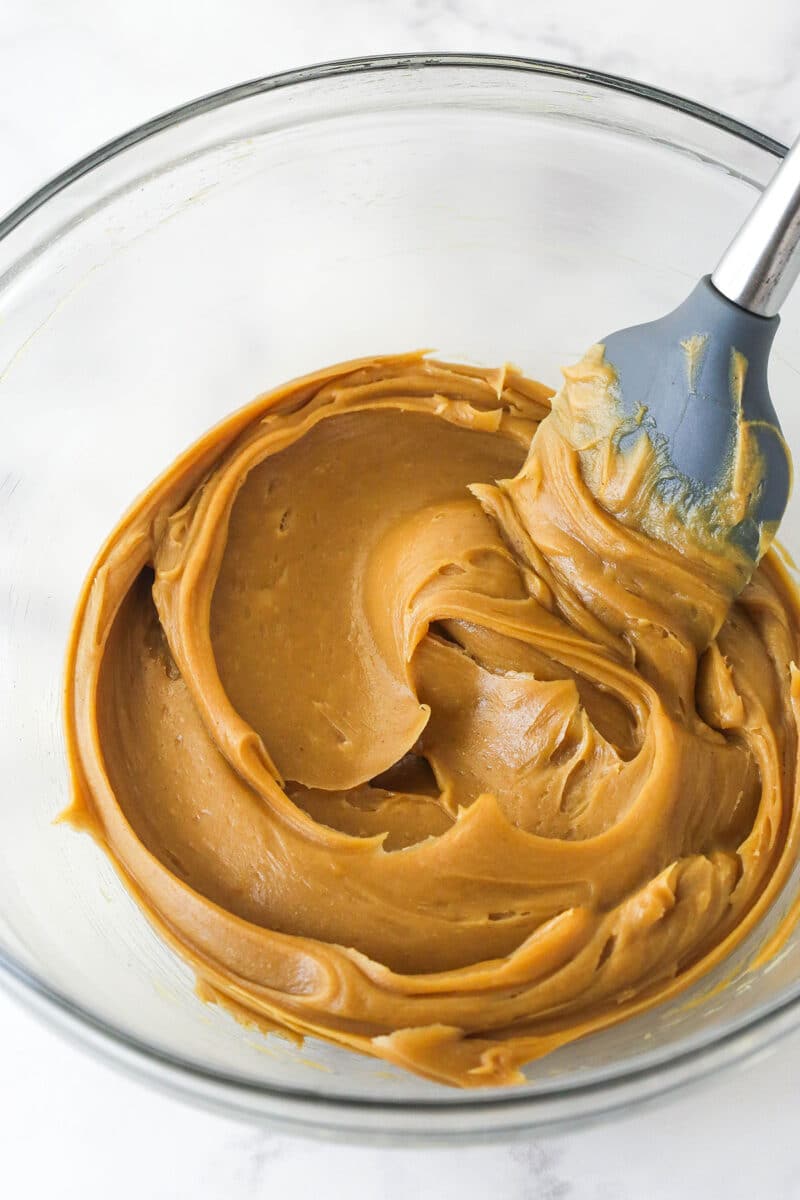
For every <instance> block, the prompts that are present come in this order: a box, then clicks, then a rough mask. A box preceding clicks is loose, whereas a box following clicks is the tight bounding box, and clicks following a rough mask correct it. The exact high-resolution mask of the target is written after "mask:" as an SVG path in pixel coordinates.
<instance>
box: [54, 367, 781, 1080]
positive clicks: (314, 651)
mask: <svg viewBox="0 0 800 1200" xmlns="http://www.w3.org/2000/svg"><path fill="white" fill-rule="evenodd" d="M565 374H566V382H565V385H564V387H563V388H562V390H561V392H559V393H558V395H557V396H556V397H555V398H554V399H552V401H551V397H552V393H551V392H550V391H549V390H548V389H547V388H545V387H543V386H542V385H540V384H536V383H533V382H531V381H529V380H527V379H525V378H524V377H523V376H522V375H520V374H519V373H518V372H516V371H514V370H511V369H501V370H496V371H490V370H482V369H478V368H473V367H467V366H460V365H454V364H449V363H439V362H435V361H432V360H429V359H427V358H424V357H422V356H420V355H416V354H410V355H404V356H398V357H391V358H378V359H369V360H361V361H359V362H354V363H349V364H345V365H343V366H338V367H333V368H330V369H328V370H326V371H322V372H319V373H317V374H316V375H312V376H309V377H307V378H305V379H302V380H300V381H299V382H295V383H292V384H289V385H287V386H285V387H283V388H281V389H279V390H278V391H276V392H273V393H271V394H269V395H267V396H264V397H262V398H260V399H259V400H257V401H256V402H255V403H254V404H252V405H251V406H250V407H249V408H248V409H245V410H244V411H242V412H240V413H237V414H235V415H234V416H233V417H231V418H229V419H228V420H227V421H226V422H225V423H223V424H222V425H221V426H219V427H218V428H217V429H216V430H213V431H212V432H211V433H209V434H207V435H206V436H205V437H204V438H203V439H202V440H201V441H200V442H199V443H198V444H197V445H196V446H194V447H193V448H192V449H191V450H190V451H188V452H187V453H186V454H185V455H184V456H183V457H182V458H181V459H179V460H178V461H177V462H176V463H175V464H174V465H173V466H172V467H171V468H170V469H169V470H168V471H167V472H166V474H165V475H163V476H162V477H161V479H159V480H158V481H157V482H156V483H155V484H154V485H153V486H152V487H151V488H150V489H149V490H148V492H147V493H146V494H145V495H144V496H143V497H142V498H140V500H139V501H138V502H137V503H136V504H135V506H134V507H133V509H132V510H131V511H130V512H129V513H128V515H127V516H126V517H125V518H124V520H123V521H122V523H121V524H120V525H119V527H118V528H117V529H116V530H115V531H114V533H113V534H112V535H111V537H110V539H109V540H108V542H107V543H106V545H105V546H104V548H103V550H102V551H101V552H100V555H99V557H98V559H97V561H96V562H95V564H94V567H93V569H92V572H91V575H90V577H89V579H88V581H87V584H86V587H85V589H84V592H83V594H82V597H81V600H80V603H79V606H78V611H77V614H76V619H75V627H74V633H73V638H72V642H71V646H70V651H69V661H68V672H67V685H66V723H67V736H68V747H69V753H70V759H71V766H72V774H73V779H74V785H75V786H74V796H75V798H74V804H73V808H72V810H71V813H70V816H71V818H72V820H73V821H74V822H75V823H78V824H80V825H82V826H83V827H88V828H89V829H90V830H91V832H92V833H93V834H94V835H95V836H96V837H97V838H98V839H99V840H100V841H101V843H102V844H103V846H104V847H105V848H106V849H107V850H108V852H109V854H110V855H111V856H112V858H113V860H114V862H115V863H116V864H117V866H118V867H119V868H120V870H121V871H122V872H123V876H124V877H125V879H126V880H127V881H128V882H129V883H130V885H131V886H132V888H133V889H134V892H135V895H136V897H137V899H138V900H139V901H140V903H141V904H142V905H143V906H144V908H145V909H146V911H147V913H148V914H149V916H150V917H151V919H152V920H153V921H154V922H155V923H156V924H157V926H158V928H159V929H160V930H161V931H162V932H163V933H164V935H165V936H166V937H167V938H168V939H169V940H170V942H171V943H172V944H173V945H174V946H176V947H177V949H178V950H179V951H180V952H181V953H182V954H183V955H184V956H185V957H186V958H187V959H188V961H189V962H190V964H191V965H192V967H193V968H194V970H195V971H196V973H197V975H198V977H199V979H200V980H201V981H202V983H203V985H204V989H205V992H206V994H207V995H211V996H214V997H216V998H218V999H220V1000H221V1001H222V1002H224V1003H227V1004H228V1005H230V1006H231V1007H232V1008H234V1010H236V1011H237V1012H239V1013H240V1014H243V1015H246V1016H248V1017H249V1018H251V1019H253V1020H256V1021H259V1022H261V1023H262V1024H263V1025H264V1026H265V1027H278V1028H281V1029H284V1030H287V1031H290V1032H292V1033H294V1034H299V1035H310V1036H317V1037H322V1038H326V1039H329V1040H330V1041H333V1042H335V1043H338V1044H340V1045H342V1046H347V1047H351V1048H353V1049H355V1050H360V1051H363V1052H366V1053H369V1054H372V1055H376V1056H379V1057H382V1058H384V1059H387V1060H389V1061H391V1062H393V1063H397V1064H400V1065H402V1066H404V1067H407V1068H409V1069H411V1070H413V1071H416V1072H418V1073H420V1074H422V1075H425V1076H427V1077H429V1078H431V1079H434V1080H437V1081H440V1082H442V1083H448V1084H453V1085H460V1086H479V1085H500V1084H508V1083H515V1082H519V1081H521V1080H522V1078H523V1076H522V1074H521V1071H520V1067H521V1066H522V1065H523V1064H525V1063H526V1062H528V1061H530V1060H532V1059H534V1058H537V1057H539V1056H541V1055H542V1054H544V1053H546V1052H548V1051H549V1050H551V1049H553V1048H554V1047H556V1046H559V1045H561V1044H562V1043H564V1042H567V1041H570V1040H572V1039H574V1038H577V1037H580V1036H582V1035H584V1034H586V1033H588V1032H590V1031H592V1030H595V1029H599V1028H602V1027H603V1026H605V1025H608V1024H610V1023H612V1022H616V1021H618V1020H620V1019H621V1018H622V1017H625V1016H627V1015H629V1014H631V1013H634V1012H638V1011H641V1010H642V1009H643V1008H644V1007H646V1006H648V1005H651V1004H654V1003H656V1002H658V1001H659V1000H662V999H664V998H666V997H667V996H669V995H672V994H674V993H675V992H676V991H677V990H678V989H680V988H682V987H685V986H687V985H688V984H689V983H690V982H691V981H692V980H694V979H696V978H697V977H698V976H699V975H700V974H701V973H702V972H704V971H706V970H707V969H708V968H709V967H710V966H711V965H712V964H714V963H716V962H717V961H719V960H720V958H721V957H722V956H724V955H725V954H726V953H727V952H728V951H729V950H730V949H731V948H732V947H733V946H734V945H735V944H736V943H737V942H738V941H739V940H740V939H741V938H742V937H744V935H745V934H746V933H747V932H748V931H749V930H750V929H752V927H753V926H754V924H755V923H756V922H757V921H758V920H759V919H760V917H761V916H762V915H763V913H764V912H765V910H766V908H767V907H768V906H769V905H770V904H771V903H772V901H773V900H774V898H775V896H776V895H777V893H778V891H779V890H780V888H781V887H782V886H783V884H784V883H785V881H786V878H787V876H788V873H789V870H790V868H791V865H792V863H793V862H794V859H795V857H796V853H797V843H798V832H799V831H798V823H799V820H800V818H799V817H798V802H797V741H798V739H797V705H798V698H799V697H800V685H798V677H797V675H796V673H795V669H794V666H793V664H794V663H795V662H796V661H797V660H798V622H797V609H796V606H795V598H794V592H793V585H792V584H791V583H790V581H789V579H788V577H787V576H786V574H785V572H784V571H783V569H782V567H781V566H780V565H779V563H778V560H777V559H776V557H775V556H774V555H773V554H772V553H770V554H768V555H767V557H766V558H765V559H764V560H763V561H762V563H761V565H760V566H759V568H758V570H757V571H756V573H755V575H754V576H753V578H752V579H751V580H750V582H749V583H748V584H747V586H746V588H745V590H744V591H743V592H742V594H741V595H740V596H738V592H739V590H740V588H741V585H742V582H743V579H744V572H745V571H746V564H743V563H742V562H741V561H739V560H737V558H736V557H735V555H733V554H731V553H730V551H727V550H726V549H725V548H724V547H719V546H717V545H716V544H715V543H714V539H713V537H712V536H710V537H702V536H699V535H698V533H697V530H696V529H694V530H688V529H686V528H685V527H684V526H683V525H676V522H675V521H674V520H673V521H672V522H670V516H669V514H668V513H666V514H662V516H663V518H664V519H663V520H662V521H661V522H660V524H659V531H660V536H654V535H653V528H652V523H651V524H648V522H647V521H645V520H644V519H643V517H642V511H643V510H642V504H643V497H649V499H648V503H650V504H651V507H652V495H650V493H649V492H648V486H649V485H648V461H647V455H646V453H644V454H642V453H640V452H637V453H636V454H627V455H624V454H622V453H621V452H620V451H619V448H618V446H617V445H616V444H615V441H614V436H613V421H610V420H609V419H607V418H608V414H609V412H610V411H611V410H610V408H609V406H610V405H611V404H612V400H611V398H610V390H609V389H610V384H611V380H610V375H609V369H608V367H607V366H606V365H605V363H604V360H603V354H602V348H601V347H596V348H594V349H593V351H591V352H590V354H589V355H587V357H586V359H584V360H583V362H582V363H580V364H579V365H578V366H577V367H575V368H572V369H571V370H569V371H567V372H566V373H565ZM551 403H552V412H551ZM639 450H640V451H641V447H639ZM587 481H591V484H592V487H591V488H590V487H589V486H588V483H587ZM648 529H649V530H650V532H649V533H648V532H647V530H648ZM712 532H713V531H712ZM737 596H738V598H735V597H737Z"/></svg>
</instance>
